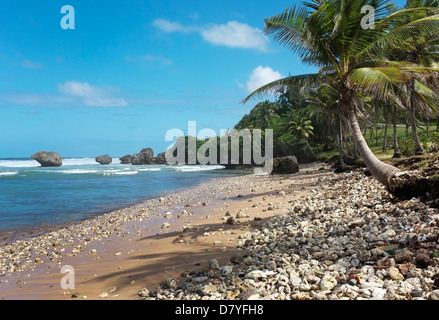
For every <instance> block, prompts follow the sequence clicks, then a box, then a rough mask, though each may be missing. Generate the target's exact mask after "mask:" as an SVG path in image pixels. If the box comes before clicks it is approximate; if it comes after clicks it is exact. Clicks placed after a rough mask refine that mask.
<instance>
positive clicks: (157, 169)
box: [137, 168, 162, 172]
mask: <svg viewBox="0 0 439 320" xmlns="http://www.w3.org/2000/svg"><path fill="white" fill-rule="evenodd" d="M137 170H138V171H141V172H144V171H160V170H162V169H160V168H148V169H137Z"/></svg>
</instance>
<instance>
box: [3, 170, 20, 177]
mask: <svg viewBox="0 0 439 320" xmlns="http://www.w3.org/2000/svg"><path fill="white" fill-rule="evenodd" d="M16 174H18V171H6V172H0V177H6V176H15V175H16Z"/></svg>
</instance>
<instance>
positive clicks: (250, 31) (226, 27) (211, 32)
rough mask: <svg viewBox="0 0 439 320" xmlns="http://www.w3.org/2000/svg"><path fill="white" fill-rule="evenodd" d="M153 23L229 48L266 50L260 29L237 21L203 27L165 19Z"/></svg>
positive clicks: (266, 41) (157, 26)
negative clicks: (196, 34) (195, 35)
mask: <svg viewBox="0 0 439 320" xmlns="http://www.w3.org/2000/svg"><path fill="white" fill-rule="evenodd" d="M153 25H154V26H155V27H156V28H158V29H160V30H161V31H163V32H166V33H173V32H180V33H198V34H199V35H200V36H201V37H202V38H203V40H204V41H206V42H208V43H210V44H213V45H218V46H225V47H229V48H243V49H256V50H259V51H262V52H266V51H267V50H268V39H267V38H266V37H264V35H263V34H262V30H260V29H258V28H254V27H251V26H249V25H248V24H245V23H241V22H238V21H229V22H227V23H225V24H209V25H206V26H203V27H196V26H186V25H183V24H181V23H179V22H172V21H169V20H165V19H157V20H154V21H153Z"/></svg>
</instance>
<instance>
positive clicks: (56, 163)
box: [31, 151, 62, 167]
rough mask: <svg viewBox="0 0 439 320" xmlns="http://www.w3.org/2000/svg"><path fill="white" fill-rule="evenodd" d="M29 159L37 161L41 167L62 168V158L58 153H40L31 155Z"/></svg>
mask: <svg viewBox="0 0 439 320" xmlns="http://www.w3.org/2000/svg"><path fill="white" fill-rule="evenodd" d="M31 158H32V159H34V160H36V161H38V162H39V163H40V164H41V166H42V167H61V166H62V158H61V156H60V155H59V153H58V152H47V151H40V152H37V153H35V154H33V155H31Z"/></svg>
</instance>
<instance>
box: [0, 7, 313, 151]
mask: <svg viewBox="0 0 439 320" xmlns="http://www.w3.org/2000/svg"><path fill="white" fill-rule="evenodd" d="M295 2H296V1H291V0H289V1H286V0H276V1H262V0H252V1H248V0H245V1H236V0H235V1H230V0H222V1H211V0H191V1H186V0H185V1H182V0H173V1H157V0H156V1H140V0H129V1H120V0H118V1H114V0H106V1H102V0H93V1H80V0H62V1H58V0H51V1H43V0H32V1H30V0H26V1H25V0H14V1H2V2H1V4H0V30H1V34H0V137H1V138H0V157H29V156H30V155H31V154H32V153H35V152H37V151H40V150H46V151H58V152H59V153H60V154H61V155H62V156H64V157H70V156H78V157H83V156H91V157H95V156H97V155H101V154H106V153H108V154H110V155H112V156H114V157H118V156H123V155H125V154H133V153H136V152H138V151H140V149H142V148H146V147H152V148H153V149H154V150H155V151H156V153H158V152H161V151H164V150H165V149H166V148H167V147H168V146H169V145H170V142H166V141H165V134H166V132H167V131H168V130H170V129H174V128H177V129H181V130H183V131H187V126H188V121H196V122H197V131H199V130H201V129H204V128H209V129H213V130H214V131H215V132H217V133H218V134H219V133H220V129H231V128H233V127H234V126H235V124H236V123H237V122H238V121H239V120H240V119H241V118H242V116H243V115H245V114H246V113H248V112H249V111H250V110H251V109H252V108H253V107H254V106H255V105H256V104H257V103H258V102H259V100H252V101H250V102H249V103H248V104H247V105H242V104H240V101H241V100H242V99H243V98H245V97H246V96H247V95H248V93H249V91H250V90H251V89H253V88H256V87H258V86H260V85H262V84H264V83H267V82H270V81H271V80H274V79H276V78H279V77H280V76H287V75H289V74H302V73H313V72H315V71H316V69H314V68H311V67H308V66H305V65H303V64H302V63H300V61H299V60H298V58H297V57H296V56H294V55H292V54H291V53H290V52H289V51H288V50H287V49H285V48H282V47H279V46H277V45H276V44H274V43H272V42H271V41H270V39H269V38H267V37H265V36H263V35H262V33H261V32H262V29H263V28H264V18H266V17H269V16H272V15H275V14H278V13H281V12H283V11H284V10H285V9H286V8H287V7H290V6H292V5H293V4H294V3H295ZM64 5H71V6H73V8H74V10H75V29H74V30H64V29H63V28H61V24H60V22H61V19H62V18H63V16H65V14H62V13H61V12H60V10H61V7H63V6H64Z"/></svg>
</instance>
